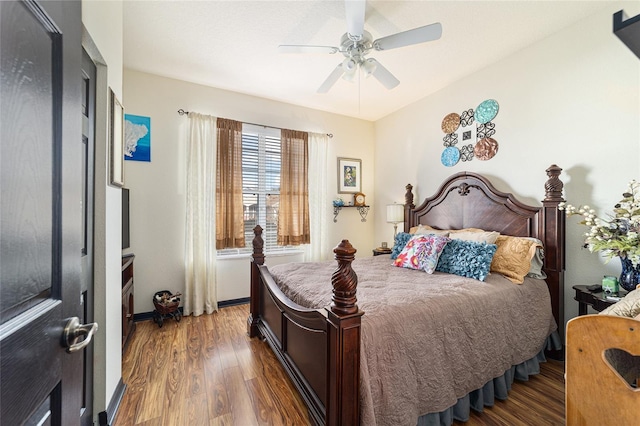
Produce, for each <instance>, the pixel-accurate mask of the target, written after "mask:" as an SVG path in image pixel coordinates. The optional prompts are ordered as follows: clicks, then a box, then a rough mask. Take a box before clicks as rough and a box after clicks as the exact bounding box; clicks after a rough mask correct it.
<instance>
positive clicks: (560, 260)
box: [538, 164, 565, 359]
mask: <svg viewBox="0 0 640 426" xmlns="http://www.w3.org/2000/svg"><path fill="white" fill-rule="evenodd" d="M546 172H547V176H548V177H549V179H548V180H547V182H546V183H545V184H544V190H545V197H544V200H542V211H541V213H542V214H541V215H540V216H539V223H538V230H539V232H541V234H540V239H541V240H542V244H543V246H544V271H545V273H546V274H547V279H546V281H547V285H548V286H549V294H550V295H551V308H552V311H553V316H554V318H555V319H556V323H557V324H558V327H559V332H560V335H564V333H563V330H564V328H563V325H564V269H565V254H564V253H565V229H564V227H565V214H564V212H563V211H561V210H559V209H558V206H559V204H560V203H561V202H563V201H564V198H562V189H563V187H564V184H563V183H562V181H561V180H560V177H559V176H560V173H561V172H562V169H561V168H560V167H558V166H557V165H555V164H552V165H551V166H549V168H548V169H547V170H546ZM554 352H555V351H552V353H549V354H548V355H549V356H550V357H551V358H554V359H562V354H559V353H554Z"/></svg>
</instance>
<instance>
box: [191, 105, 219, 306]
mask: <svg viewBox="0 0 640 426" xmlns="http://www.w3.org/2000/svg"><path fill="white" fill-rule="evenodd" d="M184 261H185V293H184V296H183V302H184V314H185V315H194V316H198V315H202V314H203V313H207V314H211V313H213V311H216V310H217V309H218V300H217V297H216V117H212V116H210V115H202V114H197V113H193V112H190V113H189V141H188V144H187V215H186V223H185V252H184Z"/></svg>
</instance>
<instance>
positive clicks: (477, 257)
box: [436, 240, 498, 281]
mask: <svg viewBox="0 0 640 426" xmlns="http://www.w3.org/2000/svg"><path fill="white" fill-rule="evenodd" d="M497 247H498V246H496V245H495V244H487V243H478V242H475V241H464V240H451V241H449V243H448V244H447V245H446V246H445V248H444V250H442V254H441V255H440V259H439V260H438V266H437V267H436V271H440V272H446V273H448V274H456V275H460V276H462V277H468V278H475V279H476V280H480V281H484V280H485V278H487V275H489V268H490V267H491V260H492V259H493V255H494V254H495V252H496V248H497Z"/></svg>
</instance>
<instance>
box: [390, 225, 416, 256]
mask: <svg viewBox="0 0 640 426" xmlns="http://www.w3.org/2000/svg"><path fill="white" fill-rule="evenodd" d="M411 237H413V234H409V233H407V232H398V233H397V234H396V242H395V244H394V245H393V249H392V250H391V258H392V259H395V258H396V257H398V255H399V254H400V252H402V250H403V249H404V246H406V245H407V243H408V242H409V240H410V239H411Z"/></svg>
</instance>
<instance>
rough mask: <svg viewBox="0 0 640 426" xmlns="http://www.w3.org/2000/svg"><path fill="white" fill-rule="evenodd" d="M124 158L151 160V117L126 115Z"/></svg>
mask: <svg viewBox="0 0 640 426" xmlns="http://www.w3.org/2000/svg"><path fill="white" fill-rule="evenodd" d="M124 159H125V160H129V161H148V162H150V161H151V118H149V117H143V116H141V115H131V114H125V115H124Z"/></svg>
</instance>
